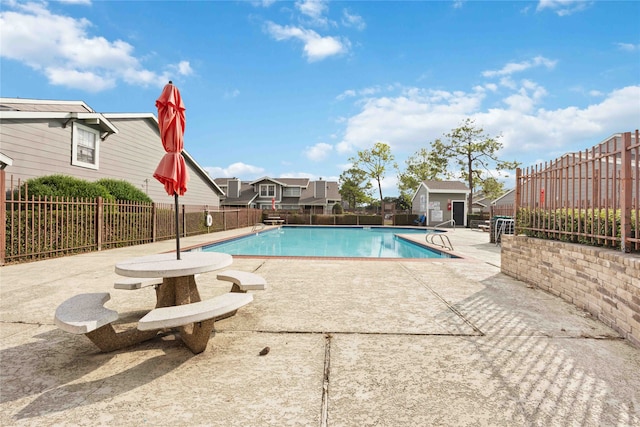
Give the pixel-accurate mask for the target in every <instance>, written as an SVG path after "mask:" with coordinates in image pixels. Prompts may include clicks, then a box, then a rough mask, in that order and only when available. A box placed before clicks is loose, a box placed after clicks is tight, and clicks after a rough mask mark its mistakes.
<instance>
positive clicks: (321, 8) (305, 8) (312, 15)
mask: <svg viewBox="0 0 640 427" xmlns="http://www.w3.org/2000/svg"><path fill="white" fill-rule="evenodd" d="M295 6H296V9H298V10H299V11H300V13H301V14H303V15H305V16H306V17H308V18H309V19H310V20H309V22H308V23H309V24H310V25H315V26H320V27H326V26H327V24H328V20H327V18H326V17H324V16H323V15H324V13H325V12H327V11H328V10H329V6H328V5H327V2H326V1H324V0H299V1H297V2H296V3H295Z"/></svg>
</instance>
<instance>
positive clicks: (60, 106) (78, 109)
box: [0, 98, 118, 139]
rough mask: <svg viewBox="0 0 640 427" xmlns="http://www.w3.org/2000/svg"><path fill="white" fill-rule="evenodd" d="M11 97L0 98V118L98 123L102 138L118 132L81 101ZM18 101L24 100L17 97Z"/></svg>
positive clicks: (104, 118) (106, 120)
mask: <svg viewBox="0 0 640 427" xmlns="http://www.w3.org/2000/svg"><path fill="white" fill-rule="evenodd" d="M12 101H13V99H12V98H0V118H2V119H19V120H29V119H32V120H33V119H59V120H60V121H61V122H62V127H67V125H68V124H69V123H70V122H72V121H80V122H84V123H85V124H92V125H98V126H99V127H100V130H101V131H102V132H105V134H104V135H103V136H102V139H105V138H106V136H108V135H109V134H112V133H118V128H117V127H115V126H114V125H113V123H111V122H110V121H109V120H108V119H107V118H106V117H105V115H104V114H100V113H96V112H95V111H93V110H92V109H91V108H89V107H88V106H87V105H86V104H85V103H84V102H81V101H75V102H74V101H68V102H67V103H63V102H62V101H59V102H57V103H53V104H52V103H51V102H53V101H42V102H40V103H38V101H39V100H37V99H30V100H28V101H30V102H29V103H14V102H12ZM18 101H26V100H23V99H19V100H18Z"/></svg>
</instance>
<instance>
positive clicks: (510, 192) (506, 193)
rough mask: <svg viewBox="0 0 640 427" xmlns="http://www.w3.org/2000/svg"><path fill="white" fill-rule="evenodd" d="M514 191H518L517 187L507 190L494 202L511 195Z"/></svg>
mask: <svg viewBox="0 0 640 427" xmlns="http://www.w3.org/2000/svg"><path fill="white" fill-rule="evenodd" d="M514 191H516V189H515V188H512V189H511V190H508V191H506V192H505V193H504V194H503V195H502V196H500V197H498V198H497V199H495V200H494V201H493V202H492V203H494V204H495V203H498V202H499V201H500V200H502V199H504V198H505V197H507V196H509V195H510V194H512V193H513V192H514Z"/></svg>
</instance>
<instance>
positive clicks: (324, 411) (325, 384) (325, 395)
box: [320, 333, 333, 427]
mask: <svg viewBox="0 0 640 427" xmlns="http://www.w3.org/2000/svg"><path fill="white" fill-rule="evenodd" d="M332 338H333V335H332V334H331V333H327V334H325V336H324V371H323V379H322V407H321V411H320V426H321V427H327V421H328V419H329V377H330V373H331V339H332Z"/></svg>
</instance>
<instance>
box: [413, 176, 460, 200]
mask: <svg viewBox="0 0 640 427" xmlns="http://www.w3.org/2000/svg"><path fill="white" fill-rule="evenodd" d="M420 187H424V188H426V189H427V192H428V193H458V194H469V193H470V191H469V188H467V186H466V185H465V184H464V183H462V182H460V181H438V180H435V179H427V180H425V181H422V182H421V183H420V185H419V186H418V188H416V191H415V193H413V197H411V201H413V200H414V199H415V198H416V196H417V195H418V192H419V190H420Z"/></svg>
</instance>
